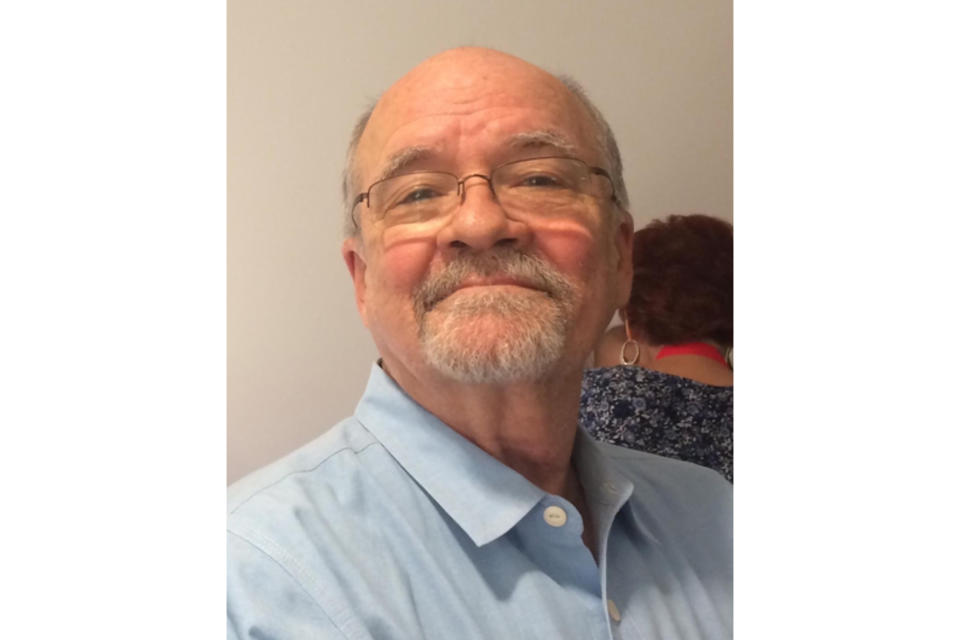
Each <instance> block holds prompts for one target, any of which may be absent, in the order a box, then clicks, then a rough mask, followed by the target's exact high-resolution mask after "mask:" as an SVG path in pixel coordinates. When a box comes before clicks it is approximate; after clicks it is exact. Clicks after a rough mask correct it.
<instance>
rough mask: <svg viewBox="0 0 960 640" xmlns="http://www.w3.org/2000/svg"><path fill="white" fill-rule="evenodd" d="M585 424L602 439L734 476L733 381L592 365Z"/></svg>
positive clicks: (585, 390)
mask: <svg viewBox="0 0 960 640" xmlns="http://www.w3.org/2000/svg"><path fill="white" fill-rule="evenodd" d="M580 424H582V425H583V426H584V427H586V429H587V431H589V432H590V433H591V434H592V435H593V436H594V437H595V438H596V439H597V440H600V441H602V442H609V443H612V444H616V445H621V446H624V447H629V448H631V449H640V450H642V451H647V452H649V453H655V454H658V455H661V456H667V457H670V458H679V459H680V460H686V461H687V462H693V463H695V464H699V465H702V466H704V467H710V468H711V469H715V470H717V471H719V472H720V473H721V474H723V475H724V476H725V477H726V478H727V480H729V481H730V482H733V387H715V386H712V385H708V384H703V383H701V382H695V381H693V380H688V379H687V378H681V377H678V376H674V375H670V374H667V373H661V372H659V371H650V370H649V369H643V368H642V367H634V366H619V367H604V368H600V369H587V370H586V371H585V372H584V374H583V387H582V390H581V395H580Z"/></svg>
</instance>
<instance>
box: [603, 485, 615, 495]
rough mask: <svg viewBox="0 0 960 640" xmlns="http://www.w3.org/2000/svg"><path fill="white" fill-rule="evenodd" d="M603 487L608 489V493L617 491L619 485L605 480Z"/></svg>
mask: <svg viewBox="0 0 960 640" xmlns="http://www.w3.org/2000/svg"><path fill="white" fill-rule="evenodd" d="M603 488H604V489H606V490H607V493H616V492H617V486H616V485H615V484H613V483H612V482H604V483H603Z"/></svg>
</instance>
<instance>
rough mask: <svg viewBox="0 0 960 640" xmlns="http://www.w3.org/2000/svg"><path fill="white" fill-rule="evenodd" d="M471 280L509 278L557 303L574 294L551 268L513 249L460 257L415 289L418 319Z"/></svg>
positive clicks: (570, 286) (564, 280)
mask: <svg viewBox="0 0 960 640" xmlns="http://www.w3.org/2000/svg"><path fill="white" fill-rule="evenodd" d="M473 277H480V278H485V277H509V278H511V279H514V280H517V281H518V282H519V283H521V284H523V285H524V286H527V287H531V288H534V289H539V290H541V291H543V292H545V293H546V294H547V295H548V296H550V297H552V298H557V299H560V300H565V299H568V298H569V297H570V296H571V295H572V294H573V285H571V284H570V282H569V281H568V280H567V279H566V278H565V277H564V276H563V275H562V274H561V273H560V272H559V271H557V270H556V269H555V268H554V267H553V266H551V265H549V264H548V263H547V262H546V261H544V260H543V259H541V258H538V257H536V256H532V255H530V254H527V253H523V252H521V251H517V250H515V249H509V250H502V251H498V252H496V253H489V252H488V253H483V254H463V255H461V256H459V257H457V258H456V259H454V260H453V261H452V262H450V263H449V264H448V265H447V266H446V267H444V268H443V270H441V271H438V272H437V273H434V274H432V275H430V276H428V277H427V279H426V280H424V282H423V283H422V284H421V285H420V286H418V287H417V289H416V290H415V292H414V305H415V307H416V311H417V314H418V316H421V317H422V314H424V313H426V312H428V311H430V310H431V309H433V308H434V307H435V306H436V305H437V304H439V303H440V302H441V301H442V300H443V299H444V298H446V297H447V296H449V295H450V294H452V293H453V292H454V291H456V290H457V289H459V288H460V287H461V285H462V283H463V281H464V280H466V279H467V278H473Z"/></svg>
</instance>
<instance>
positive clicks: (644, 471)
mask: <svg viewBox="0 0 960 640" xmlns="http://www.w3.org/2000/svg"><path fill="white" fill-rule="evenodd" d="M597 445H598V446H599V447H600V450H601V451H602V453H603V455H604V456H605V457H606V458H607V459H609V460H611V461H612V462H613V463H614V464H615V465H616V466H617V469H618V470H620V472H621V473H623V474H624V475H626V476H627V477H628V478H629V479H630V480H631V481H632V482H633V483H634V484H635V485H636V486H637V490H638V491H641V492H642V493H645V494H648V495H650V494H653V495H656V496H659V497H661V498H666V497H669V500H667V501H666V502H672V503H673V504H684V503H686V504H693V503H700V504H703V505H709V506H711V507H713V508H720V509H728V508H729V507H730V506H731V500H732V495H733V485H732V484H730V482H729V481H727V479H726V478H724V477H723V476H722V475H721V474H719V473H717V472H716V471H714V470H713V469H710V468H708V467H703V466H700V465H698V464H693V463H692V462H686V461H684V460H677V459H675V458H668V457H665V456H660V455H656V454H653V453H647V452H646V451H637V450H635V449H630V448H627V447H621V446H617V445H614V444H609V443H606V442H597Z"/></svg>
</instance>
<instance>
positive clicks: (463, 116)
mask: <svg viewBox="0 0 960 640" xmlns="http://www.w3.org/2000/svg"><path fill="white" fill-rule="evenodd" d="M595 140H596V134H595V132H594V131H593V128H592V124H591V123H590V121H589V118H588V117H587V115H586V113H585V110H584V109H583V108H582V106H581V105H580V104H579V102H578V101H577V100H576V99H575V98H574V97H573V96H572V95H570V94H569V92H568V91H567V90H566V88H564V87H563V86H562V85H561V84H560V83H559V82H558V81H556V80H555V79H554V78H553V77H552V76H549V75H547V74H545V73H543V72H542V71H540V70H539V69H536V68H535V67H531V66H530V65H527V64H526V63H523V62H522V61H519V60H517V59H515V58H512V57H509V56H504V55H503V54H498V53H495V52H489V51H483V50H457V51H453V52H447V53H446V54H441V56H438V57H436V58H433V59H431V60H429V61H427V62H426V63H424V64H423V65H421V66H420V67H417V68H416V69H414V70H413V71H412V72H411V73H409V74H408V75H407V76H405V77H404V78H403V79H402V80H401V81H400V82H398V83H397V84H396V85H394V87H392V88H391V89H390V90H389V91H388V92H387V93H386V94H385V95H384V96H383V98H382V99H381V101H380V103H379V104H378V107H377V109H376V110H375V111H374V114H373V116H372V117H371V119H370V121H369V123H368V125H367V129H366V131H365V132H364V135H363V137H362V138H361V140H360V144H359V146H358V149H357V166H358V172H359V176H358V178H359V181H360V184H361V185H362V188H366V187H367V186H368V185H369V184H371V183H372V182H374V181H376V180H377V179H379V178H380V177H381V176H382V174H383V172H384V171H385V170H387V169H388V168H391V167H392V168H396V167H397V166H398V164H400V163H402V166H403V170H404V171H415V170H436V171H447V172H450V173H453V174H455V175H458V176H467V175H469V174H473V173H479V174H483V175H487V176H489V175H490V172H491V170H492V169H493V168H495V167H497V166H499V165H501V164H503V163H505V162H510V161H513V160H518V159H523V158H530V157H540V156H548V155H564V156H573V157H576V158H580V159H582V160H584V161H585V162H586V163H587V164H589V165H597V166H603V164H604V163H603V161H602V157H601V154H600V152H599V150H598V149H597V148H596V146H595V142H594V141H595ZM355 214H356V215H357V217H358V219H359V223H360V227H361V232H360V234H361V235H360V237H359V238H349V239H347V240H346V241H345V242H344V247H343V254H344V258H345V260H346V261H347V265H348V267H349V268H350V271H351V275H352V277H353V280H354V286H355V290H356V297H357V305H358V308H359V309H360V312H361V315H362V316H363V318H364V322H365V324H366V325H367V326H368V327H369V328H370V331H371V333H372V335H373V338H374V341H375V342H376V343H377V346H378V349H379V351H380V354H381V356H382V357H383V359H384V363H385V365H386V367H387V370H388V371H390V372H391V373H392V374H393V375H394V377H397V375H398V374H399V375H400V376H401V377H403V375H404V372H409V374H410V375H413V376H416V377H422V376H425V375H436V374H439V375H441V376H444V377H446V378H449V379H454V380H460V381H462V382H486V383H504V382H510V381H515V380H531V379H539V378H542V377H544V376H546V375H549V374H550V373H551V372H553V371H556V370H558V367H563V366H566V367H568V368H569V367H576V368H579V367H580V366H581V364H582V362H583V360H584V358H585V357H586V354H587V353H588V352H589V350H590V349H591V348H592V347H593V344H594V342H595V341H596V339H597V338H598V337H599V335H600V333H601V332H602V331H603V329H604V327H605V326H606V323H607V321H608V319H609V317H610V315H611V313H612V311H613V310H614V309H615V308H616V307H617V306H620V305H621V304H623V302H625V300H626V297H627V295H628V293H629V286H630V271H631V269H630V253H629V250H630V242H629V241H630V238H631V235H632V226H631V224H630V222H629V219H627V218H626V217H623V218H621V217H619V216H620V213H619V212H618V211H617V210H616V209H615V207H614V206H613V205H612V203H610V202H606V201H601V200H594V199H588V200H587V201H585V204H584V206H583V207H581V208H580V209H578V210H577V211H576V213H575V214H571V215H562V216H537V215H531V214H530V213H529V212H524V211H510V212H507V211H504V209H503V208H501V206H500V205H499V204H498V202H497V200H496V199H495V198H494V197H493V194H492V193H491V191H490V189H489V187H488V185H487V182H486V181H484V180H482V179H480V178H473V179H470V180H468V181H467V182H466V184H465V195H464V198H463V204H462V205H461V206H460V207H459V208H457V209H455V210H454V211H453V212H452V213H450V214H448V215H446V216H442V217H439V218H436V219H431V220H427V221H419V222H407V223H404V224H392V223H391V222H390V221H388V220H386V219H381V218H378V217H377V216H375V215H373V213H372V212H371V210H369V209H367V208H365V206H364V205H363V204H362V203H361V205H359V206H358V207H357V209H356V211H355ZM613 217H616V218H615V220H616V221H615V222H612V220H613V219H614V218H613Z"/></svg>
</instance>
